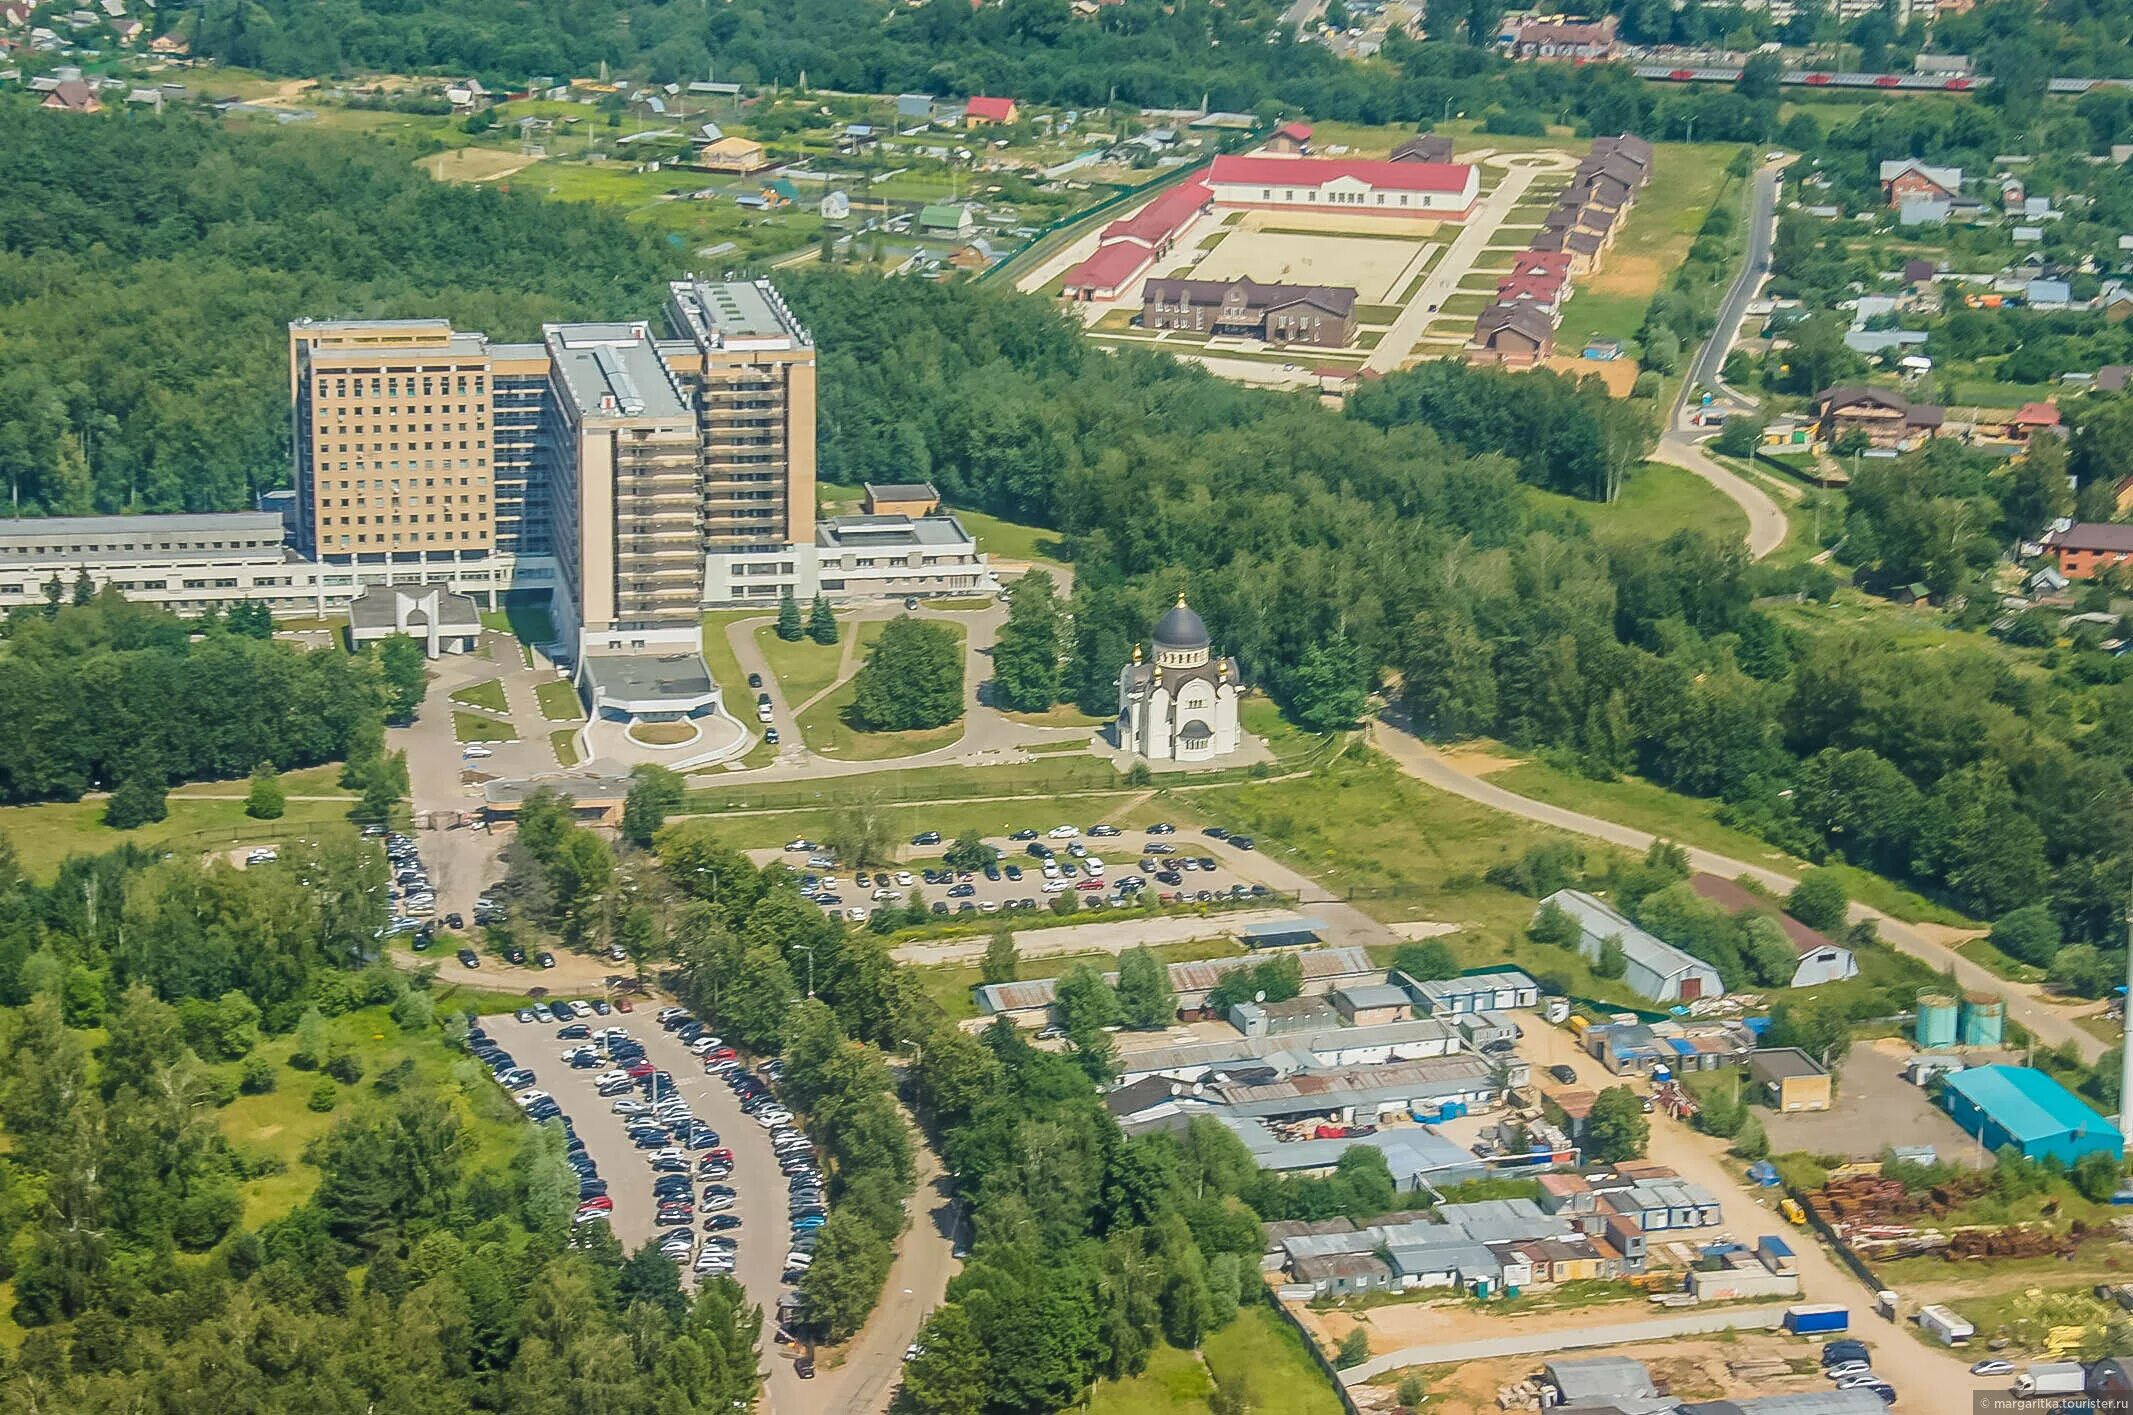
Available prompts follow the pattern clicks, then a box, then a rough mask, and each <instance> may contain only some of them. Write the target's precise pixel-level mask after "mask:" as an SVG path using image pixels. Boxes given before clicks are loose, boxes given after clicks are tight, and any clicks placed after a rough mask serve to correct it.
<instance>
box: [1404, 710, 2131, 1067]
mask: <svg viewBox="0 0 2133 1415" xmlns="http://www.w3.org/2000/svg"><path fill="white" fill-rule="evenodd" d="M1369 735H1370V743H1371V745H1372V746H1374V747H1376V748H1377V749H1378V750H1379V751H1382V752H1384V753H1385V754H1386V755H1387V756H1389V757H1391V758H1392V760H1393V761H1394V763H1395V764H1397V765H1398V766H1399V768H1400V770H1401V771H1404V772H1406V773H1407V774H1408V775H1409V776H1412V777H1414V778H1415V779H1416V780H1417V781H1420V782H1422V783H1424V784H1425V785H1428V786H1433V787H1435V788H1436V789H1438V790H1439V791H1449V792H1451V793H1452V794H1453V795H1454V796H1463V797H1465V798H1466V799H1467V800H1469V801H1473V802H1475V803H1476V804H1478V805H1483V806H1487V807H1489V808H1490V809H1491V810H1497V811H1503V812H1505V813H1507V814H1510V815H1514V816H1518V817H1520V818H1522V819H1525V820H1529V821H1532V822H1534V823H1535V824H1537V825H1545V826H1552V827H1554V828H1555V829H1557V830H1565V831H1569V832H1570V833H1572V834H1573V835H1583V836H1588V837H1590V838H1592V839H1594V840H1602V841H1605V842H1607V843H1608V844H1610V845H1619V846H1621V847H1623V848H1624V849H1627V850H1634V851H1638V852H1640V853H1641V852H1642V851H1644V850H1646V849H1648V848H1649V847H1650V846H1651V843H1652V841H1653V840H1655V839H1656V838H1657V837H1656V836H1654V835H1653V834H1652V833H1651V832H1650V831H1648V830H1638V829H1636V828H1635V827H1634V826H1626V825H1620V824H1617V823H1616V822H1614V821H1610V820H1602V819H1600V818H1599V817H1598V816H1588V815H1584V814H1582V813H1581V812H1578V811H1572V810H1566V809H1564V808H1563V807H1561V806H1551V805H1549V804H1547V803H1546V802H1544V801H1535V800H1533V799H1531V798H1530V797H1526V796H1521V795H1518V794H1517V793H1516V792H1513V791H1506V790H1505V789H1504V788H1503V787H1501V786H1497V785H1495V784H1494V783H1492V782H1490V781H1489V780H1487V779H1486V778H1484V777H1479V776H1475V775H1473V774H1471V773H1469V772H1467V771H1464V770H1462V769H1461V768H1460V767H1458V766H1456V765H1454V764H1453V763H1452V762H1451V761H1449V760H1447V759H1446V758H1445V756H1444V755H1443V754H1442V753H1441V752H1439V751H1437V749H1436V748H1434V747H1432V746H1430V745H1429V744H1428V743H1426V742H1424V741H1422V740H1421V739H1420V738H1418V737H1416V736H1414V735H1413V734H1412V733H1410V732H1408V731H1407V730H1406V729H1405V727H1404V726H1400V725H1397V724H1395V723H1393V722H1390V721H1384V720H1380V721H1377V722H1373V723H1371V724H1370V734H1369ZM1688 857H1689V864H1690V865H1691V867H1693V868H1695V869H1698V870H1708V871H1709V872H1710V873H1712V874H1716V875H1723V876H1724V877H1725V878H1727V879H1738V878H1740V877H1741V876H1743V875H1745V876H1748V877H1749V878H1751V879H1754V880H1756V881H1757V882H1758V883H1760V884H1762V885H1764V886H1766V887H1768V888H1770V889H1774V890H1777V891H1779V892H1784V891H1787V890H1790V889H1791V888H1792V887H1793V885H1795V884H1797V883H1798V882H1799V881H1798V880H1797V879H1796V878H1795V877H1793V876H1792V875H1788V874H1783V873H1780V872H1779V871H1777V870H1773V869H1771V868H1770V867H1769V866H1767V865H1758V864H1755V863H1753V862H1751V861H1748V860H1737V859H1734V858H1732V857H1731V856H1728V855H1721V854H1718V853H1717V852H1716V851H1712V850H1703V849H1698V848H1695V847H1693V846H1692V847H1690V848H1689V850H1688ZM1851 917H1852V918H1853V919H1854V920H1858V919H1868V920H1871V921H1872V922H1873V924H1874V926H1875V928H1876V929H1878V930H1879V931H1880V934H1881V939H1882V941H1883V942H1884V943H1886V944H1888V945H1889V946H1890V947H1891V948H1894V949H1896V950H1898V951H1899V952H1903V953H1908V954H1910V955H1911V956H1912V957H1913V958H1916V959H1918V960H1919V961H1920V962H1921V963H1924V964H1926V965H1927V966H1928V967H1930V968H1932V969H1933V970H1934V971H1935V972H1940V973H1952V976H1953V977H1954V980H1955V983H1956V985H1957V986H1958V987H1961V988H1963V989H1965V990H1968V991H1975V992H1988V993H1995V994H1998V995H1999V996H2000V997H2002V998H2004V999H2005V1000H2006V1003H2007V1015H2008V1016H2009V1017H2011V1018H2013V1019H2014V1020H2015V1021H2017V1022H2020V1023H2021V1024H2022V1025H2023V1026H2024V1027H2026V1028H2027V1029H2028V1030H2029V1032H2030V1034H2031V1035H2032V1036H2034V1037H2036V1038H2037V1039H2038V1040H2039V1041H2041V1042H2043V1043H2044V1044H2045V1045H2047V1046H2062V1045H2066V1044H2068V1043H2071V1044H2072V1045H2073V1047H2074V1048H2075V1050H2076V1051H2078V1052H2079V1053H2080V1055H2081V1057H2082V1059H2083V1060H2084V1061H2087V1062H2090V1063H2093V1062H2094V1061H2095V1060H2096V1059H2097V1058H2098V1057H2099V1056H2101V1055H2103V1050H2104V1044H2103V1042H2102V1041H2101V1040H2100V1039H2099V1038H2097V1037H2096V1036H2095V1034H2094V1033H2092V1032H2090V1031H2088V1030H2087V1029H2086V1028H2083V1027H2082V1026H2080V1025H2079V1024H2078V1023H2077V1022H2076V1021H2075V1020H2074V1019H2073V1018H2072V1017H2070V1016H2068V1015H2067V1014H2066V1013H2064V1012H2062V1011H2060V1010H2059V1009H2058V1008H2055V1007H2052V1006H2051V1005H2049V1004H2048V1003H2046V1002H2044V1001H2042V1000H2041V995H2040V994H2039V993H2038V992H2037V990H2036V989H2034V988H2030V987H2026V986H2025V985H2023V984H2020V983H2011V982H2009V981H2007V980H2006V979H2005V978H2002V977H1999V976H1997V975H1996V974H1994V973H1991V972H1988V971H1987V970H1985V969H1984V968H1981V967H1979V966H1978V965H1977V964H1976V963H1973V962H1971V961H1970V960H1969V959H1968V958H1966V957H1964V956H1963V955H1962V954H1960V953H1957V952H1956V951H1955V950H1954V949H1952V948H1950V947H1948V946H1947V945H1946V944H1943V943H1941V942H1939V941H1938V940H1936V939H1933V938H1931V937H1928V936H1927V935H1926V934H1925V933H1923V932H1921V931H1920V930H1918V929H1916V928H1914V927H1913V926H1911V925H1910V924H1907V923H1905V922H1904V921H1903V920H1901V919H1895V918H1891V917H1890V916H1889V915H1887V914H1884V913H1882V912H1881V911H1880V910H1878V909H1869V908H1867V907H1866V906H1865V905H1863V904H1854V905H1852V911H1851Z"/></svg>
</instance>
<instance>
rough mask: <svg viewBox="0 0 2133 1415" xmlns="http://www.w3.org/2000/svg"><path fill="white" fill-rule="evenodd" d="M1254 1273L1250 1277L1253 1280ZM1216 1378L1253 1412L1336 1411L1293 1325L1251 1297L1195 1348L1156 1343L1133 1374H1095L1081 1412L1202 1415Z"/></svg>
mask: <svg viewBox="0 0 2133 1415" xmlns="http://www.w3.org/2000/svg"><path fill="white" fill-rule="evenodd" d="M1255 1280H1256V1279H1255ZM1217 1382H1219V1383H1220V1384H1221V1386H1222V1388H1223V1389H1224V1390H1226V1391H1231V1392H1234V1393H1236V1394H1238V1395H1241V1396H1243V1397H1244V1399H1245V1401H1246V1402H1247V1403H1246V1404H1245V1405H1243V1406H1240V1407H1238V1408H1240V1409H1248V1410H1251V1411H1252V1412H1253V1415H1341V1411H1342V1409H1343V1407H1342V1405H1341V1401H1340V1397H1339V1396H1338V1395H1336V1394H1335V1393H1334V1390H1333V1386H1332V1383H1331V1382H1330V1381H1329V1380H1327V1378H1326V1374H1325V1372H1324V1371H1323V1370H1322V1369H1320V1367H1319V1365H1318V1363H1317V1362H1315V1361H1313V1360H1312V1359H1311V1354H1310V1352H1308V1351H1306V1350H1305V1349H1304V1345H1303V1338H1302V1337H1301V1336H1299V1335H1297V1333H1296V1329H1295V1328H1294V1327H1291V1326H1290V1325H1289V1324H1288V1323H1286V1322H1284V1321H1283V1320H1282V1319H1281V1318H1280V1317H1278V1316H1276V1315H1275V1314H1274V1313H1273V1312H1272V1311H1271V1310H1269V1309H1268V1308H1267V1307H1265V1306H1263V1305H1261V1304H1260V1303H1259V1302H1257V1301H1255V1300H1251V1299H1247V1300H1246V1304H1245V1306H1244V1308H1243V1310H1241V1311H1239V1312H1238V1313H1237V1317H1236V1320H1235V1321H1232V1322H1231V1323H1230V1324H1229V1325H1228V1326H1226V1327H1224V1328H1222V1329H1221V1330H1220V1331H1217V1332H1212V1333H1210V1334H1209V1335H1208V1338H1207V1340H1206V1341H1205V1342H1204V1343H1203V1344H1202V1346H1201V1349H1200V1351H1199V1353H1197V1354H1195V1353H1193V1352H1190V1351H1180V1350H1178V1349H1177V1348H1176V1347H1174V1346H1170V1345H1167V1344H1165V1343H1161V1342H1158V1343H1157V1345H1156V1347H1155V1349H1154V1350H1153V1351H1151V1352H1149V1353H1148V1365H1147V1368H1146V1369H1145V1370H1143V1371H1142V1372H1141V1373H1140V1374H1139V1375H1137V1376H1133V1377H1130V1378H1128V1379H1126V1380H1122V1381H1099V1382H1098V1383H1097V1384H1096V1386H1095V1388H1094V1389H1092V1390H1091V1391H1090V1392H1089V1398H1088V1401H1087V1402H1086V1403H1085V1404H1083V1405H1079V1406H1076V1407H1074V1408H1075V1409H1076V1410H1077V1411H1082V1412H1086V1415H1208V1411H1209V1410H1210V1409H1211V1408H1212V1407H1211V1406H1210V1404H1209V1400H1210V1398H1211V1397H1212V1396H1213V1395H1214V1393H1215V1386H1216V1383H1217Z"/></svg>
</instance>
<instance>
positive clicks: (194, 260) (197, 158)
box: [0, 98, 666, 514]
mask: <svg viewBox="0 0 2133 1415" xmlns="http://www.w3.org/2000/svg"><path fill="white" fill-rule="evenodd" d="M665 273H666V272H665V271H664V270H663V269H662V268H661V265H660V263H659V260H658V258H657V255H656V253H655V251H654V249H653V247H652V245H651V244H650V242H649V240H648V238H646V237H645V236H644V235H643V233H642V232H640V231H639V230H637V229H636V228H634V227H632V226H630V225H628V224H626V223H625V222H624V221H622V219H621V218H620V217H619V216H617V215H614V214H612V213H608V212H603V211H600V210H598V209H596V208H593V207H590V206H570V205H562V204H556V203H545V202H543V201H541V200H540V199H538V198H536V197H532V196H528V195H524V194H516V195H514V194H510V193H505V192H500V191H495V190H492V189H490V188H486V187H470V186H453V185H448V184H445V183H441V182H433V181H431V180H429V178H427V177H426V176H424V175H423V174H422V173H421V172H420V171H418V170H417V169H416V168H414V167H413V166H411V165H410V164H409V162H408V160H407V154H406V153H404V152H401V151H398V150H396V149H393V148H389V147H385V146H382V145H380V144H376V143H370V142H366V141H364V140H362V139H360V138H354V137H339V136H335V135H332V134H327V133H321V132H318V131H316V130H309V129H307V130H296V129H287V128H285V129H281V130H278V131H270V132H232V131H226V130H224V129H223V128H221V127H219V126H217V125H215V124H212V123H206V122H202V121H199V120H198V119H195V118H193V117H190V116H182V115H172V116H170V117H168V118H156V117H153V116H151V115H147V114H131V113H129V114H125V115H123V116H115V117H114V118H113V119H111V120H109V121H96V122H87V123H73V122H68V121H66V115H62V114H52V113H42V112H40V111H38V110H37V109H35V108H34V107H32V106H31V105H30V104H29V103H28V102H27V101H26V100H22V99H18V98H10V99H7V100H4V101H0V479H4V480H5V482H6V492H7V495H8V497H9V499H10V502H11V504H12V505H14V506H16V507H19V509H20V510H21V511H22V512H23V513H25V514H34V513H39V512H41V513H46V514H80V513H85V512H91V511H105V512H109V511H119V510H129V509H137V510H144V511H213V510H229V509H234V508H243V507H247V506H249V505H251V504H252V498H253V497H254V496H255V494H256V493H258V492H260V491H263V490H266V489H269V488H272V487H277V486H284V485H287V483H288V478H289V414H288V386H289V385H288V378H289V371H288V359H289V354H288V335H287V327H288V323H289V321H290V320H291V319H295V318H297V317H299V316H302V315H318V316H351V315H409V314H431V315H443V316H446V317H447V318H450V319H451V320H453V321H454V322H455V323H457V324H458V325H459V327H461V328H463V329H474V330H482V331H485V332H487V333H489V334H491V335H493V336H495V337H497V338H500V339H503V338H531V337H534V336H535V335H536V334H537V333H538V327H539V324H540V322H541V321H542V320H544V319H561V318H580V317H599V318H612V317H614V316H616V315H617V314H618V313H620V312H624V311H642V312H646V313H649V312H650V311H651V310H653V309H655V308H657V300H658V298H659V296H660V293H661V292H660V287H659V280H660V278H661V276H662V275H663V274H665Z"/></svg>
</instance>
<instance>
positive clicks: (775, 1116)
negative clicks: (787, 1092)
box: [755, 1109, 792, 1130]
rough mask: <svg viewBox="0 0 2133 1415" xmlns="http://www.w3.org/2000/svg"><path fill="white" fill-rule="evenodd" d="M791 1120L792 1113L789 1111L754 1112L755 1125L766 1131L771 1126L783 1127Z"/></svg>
mask: <svg viewBox="0 0 2133 1415" xmlns="http://www.w3.org/2000/svg"><path fill="white" fill-rule="evenodd" d="M791 1119H792V1112H791V1111H789V1110H777V1109H771V1110H761V1111H757V1112H756V1116H755V1123H756V1124H758V1125H760V1126H762V1127H763V1128H764V1129H765V1130H768V1129H769V1128H770V1127H771V1126H773V1125H783V1124H785V1123H786V1122H787V1121H789V1120H791Z"/></svg>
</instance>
